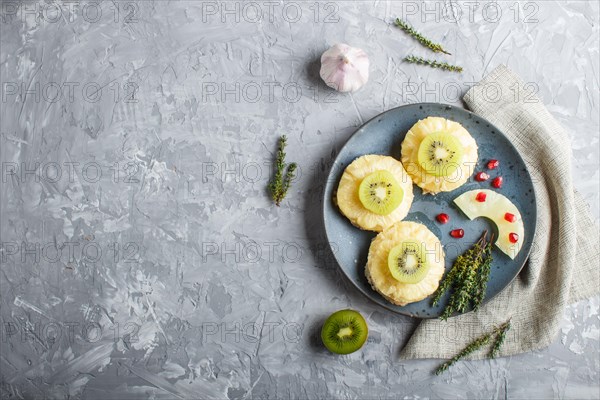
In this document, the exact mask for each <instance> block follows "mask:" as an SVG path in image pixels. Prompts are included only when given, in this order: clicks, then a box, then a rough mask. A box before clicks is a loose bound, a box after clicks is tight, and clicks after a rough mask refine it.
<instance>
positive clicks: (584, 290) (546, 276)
mask: <svg viewBox="0 0 600 400" xmlns="http://www.w3.org/2000/svg"><path fill="white" fill-rule="evenodd" d="M526 88H527V87H526V86H524V82H523V81H522V80H521V79H520V78H519V77H518V76H516V75H515V74H514V73H513V72H512V71H510V70H509V69H508V68H507V67H505V66H503V65H501V66H499V67H498V68H496V69H495V70H494V71H493V72H492V73H490V74H489V75H488V76H487V77H485V78H484V79H483V80H482V81H481V82H479V83H478V84H477V85H476V86H474V87H473V88H471V89H470V90H469V91H468V92H467V94H466V95H465V97H464V100H465V102H466V104H467V105H468V107H469V108H470V109H471V110H472V111H473V112H475V113H476V114H479V115H481V116H482V117H484V118H486V119H488V120H489V121H490V122H492V123H493V124H494V125H496V126H497V127H498V128H499V129H501V130H502V131H503V132H504V133H505V134H506V135H507V136H508V138H509V139H510V140H511V142H512V143H513V144H514V145H515V147H516V148H517V150H518V151H519V152H520V153H521V155H522V156H523V159H524V160H525V162H526V164H527V166H528V167H529V171H530V173H531V174H532V178H533V181H534V185H535V195H536V198H537V212H538V216H537V230H536V234H535V237H534V244H533V249H532V252H531V255H530V257H529V262H528V263H527V264H526V265H525V267H524V268H523V270H522V271H521V273H520V274H519V276H518V277H517V279H515V281H513V283H511V284H510V285H509V286H508V287H507V288H506V289H505V290H503V291H502V293H500V294H499V295H498V296H497V297H495V298H494V299H493V300H491V301H490V302H489V303H487V304H486V305H485V306H483V307H482V308H481V309H480V310H479V311H477V312H476V313H473V312H471V313H468V314H464V315H461V316H459V317H454V318H450V319H449V320H447V321H445V322H444V321H441V320H423V321H422V322H421V323H420V324H419V325H418V327H417V329H416V331H415V332H414V333H413V335H412V336H411V338H410V339H409V341H408V343H407V344H406V346H405V347H404V348H403V350H402V352H401V357H402V358H450V357H452V356H454V355H455V354H457V353H458V352H459V351H460V350H461V349H463V348H464V347H465V346H466V345H467V344H468V343H469V342H470V341H472V340H473V339H474V338H476V337H478V336H480V335H482V334H483V333H486V332H489V331H490V330H492V329H493V327H494V326H497V325H500V324H501V323H503V322H504V321H506V320H508V319H509V318H511V317H512V328H511V330H510V331H509V332H508V334H507V337H506V341H505V343H504V345H503V346H502V350H501V352H500V354H501V355H502V356H507V355H511V354H517V353H523V352H527V351H530V350H535V349H539V348H543V347H546V346H548V345H549V344H550V343H551V342H552V341H553V340H554V339H555V338H556V335H557V333H558V330H559V324H560V322H561V318H562V316H563V312H564V309H565V306H567V305H568V304H571V303H574V302H576V301H578V300H581V299H583V298H586V297H591V296H594V295H597V294H599V293H600V282H599V281H600V272H599V271H600V266H599V264H600V260H599V244H598V243H599V231H598V228H597V227H596V225H595V223H594V221H593V220H592V218H591V216H590V212H589V209H588V206H587V205H586V204H585V203H584V201H583V199H582V198H581V196H580V195H579V194H578V193H575V192H574V191H573V183H572V180H571V152H570V149H571V145H570V142H569V138H568V136H567V134H566V132H565V131H564V129H563V128H562V127H561V126H560V125H559V124H558V123H557V122H556V120H555V119H554V118H553V117H552V115H550V113H549V112H548V110H547V109H546V108H545V107H544V105H543V104H542V103H541V101H540V100H539V99H538V98H537V97H535V96H533V95H532V94H531V93H528V91H527V90H526ZM488 350H489V348H488V349H483V350H481V351H480V352H478V353H476V354H474V356H473V357H471V358H474V359H478V358H483V357H485V356H486V353H487V351H488Z"/></svg>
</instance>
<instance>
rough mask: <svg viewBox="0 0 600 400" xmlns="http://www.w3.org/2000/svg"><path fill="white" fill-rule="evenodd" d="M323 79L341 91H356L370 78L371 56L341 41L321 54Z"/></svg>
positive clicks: (328, 84)
mask: <svg viewBox="0 0 600 400" xmlns="http://www.w3.org/2000/svg"><path fill="white" fill-rule="evenodd" d="M321 79H323V80H324V81H325V83H326V84H327V86H329V87H332V88H334V89H335V90H338V91H340V92H354V91H356V90H358V89H360V88H361V86H362V85H364V84H365V83H367V81H368V80H369V57H367V53H365V52H364V51H363V50H361V49H358V48H356V47H350V46H348V45H347V44H343V43H339V44H336V45H334V46H333V47H331V48H330V49H329V50H327V51H326V52H325V53H323V55H322V56H321Z"/></svg>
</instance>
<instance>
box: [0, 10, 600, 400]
mask: <svg viewBox="0 0 600 400" xmlns="http://www.w3.org/2000/svg"><path fill="white" fill-rule="evenodd" d="M59 4H60V5H61V11H60V12H57V11H58V8H56V5H52V4H48V3H45V2H40V3H32V2H27V3H16V2H3V4H2V7H3V9H2V21H1V26H0V34H1V56H0V73H1V80H2V104H1V107H2V110H1V118H2V121H1V137H0V143H1V145H0V146H1V149H0V155H1V158H2V166H3V174H2V177H3V179H2V183H1V185H2V190H1V196H0V200H1V203H0V208H1V218H2V223H1V231H0V232H1V235H2V238H1V241H2V254H1V255H2V265H1V274H0V291H1V294H0V300H1V302H0V318H1V322H2V330H1V332H2V338H1V339H2V340H1V342H0V349H1V351H0V371H1V378H2V379H1V381H2V386H1V389H0V393H2V398H25V399H32V398H59V399H66V398H86V399H109V398H114V399H147V398H148V399H173V398H193V399H199V398H230V399H251V398H257V399H262V398H287V397H291V398H340V399H341V398H343V399H346V398H348V399H350V398H358V399H366V398H369V399H370V398H578V399H579V398H599V397H600V392H599V387H598V381H599V369H600V367H599V364H600V360H599V351H600V349H599V338H598V335H599V317H598V310H599V301H598V299H597V298H595V299H591V300H589V301H583V302H580V303H578V304H576V305H574V306H572V307H570V308H569V309H568V310H567V311H566V313H565V318H564V322H563V327H562V330H561V332H560V333H559V335H558V336H557V339H556V342H555V343H554V344H553V345H552V346H550V347H549V348H548V349H545V350H542V351H536V352H532V353H530V354H524V355H520V356H515V357H510V358H503V359H498V360H494V361H478V362H462V363H460V364H458V365H457V366H456V367H455V368H453V369H452V370H451V371H450V372H448V373H447V374H445V375H443V376H440V377H437V376H435V375H432V370H433V369H434V368H435V366H436V365H437V364H438V361H436V360H418V361H405V360H401V359H399V357H398V353H399V350H400V348H401V347H402V345H403V343H405V341H406V339H407V337H408V335H409V334H410V332H411V330H412V328H413V327H414V324H415V322H416V321H413V320H411V319H409V318H406V317H402V316H397V315H393V314H391V313H389V312H387V311H385V310H383V309H381V308H378V307H376V306H375V305H373V304H371V303H369V302H368V300H366V299H365V298H363V297H362V296H361V295H360V294H359V293H358V292H357V291H356V290H355V289H354V288H352V287H351V286H350V285H348V284H347V283H346V282H345V281H344V280H343V279H342V277H341V275H340V274H339V273H338V272H337V268H336V265H335V264H334V262H333V260H332V258H331V256H330V253H329V251H328V250H327V248H326V242H325V240H324V238H323V232H322V228H321V222H320V213H319V207H320V196H321V193H322V188H323V183H324V179H325V174H326V172H327V169H328V164H329V163H330V162H331V160H332V158H333V157H334V156H335V155H336V153H337V151H338V150H339V148H340V147H341V146H342V145H343V144H344V142H345V141H346V140H347V138H348V137H349V136H350V135H351V134H352V133H353V132H354V131H355V130H356V128H357V127H358V126H359V125H361V124H362V123H363V122H364V121H366V120H368V119H370V118H371V117H373V116H375V115H377V114H378V113H380V112H382V111H384V110H387V109H389V108H392V107H395V106H398V105H401V104H406V103H413V102H419V101H438V102H445V103H452V104H461V103H460V97H461V95H462V94H463V93H464V92H465V91H466V90H467V89H468V88H469V87H470V86H471V85H472V83H473V82H476V81H478V80H479V79H481V77H482V76H484V75H485V74H486V73H488V72H489V71H491V70H492V69H493V68H494V67H495V66H497V65H498V64H500V63H505V64H507V65H508V66H509V67H510V68H512V69H513V70H515V71H516V72H517V73H519V74H520V75H521V76H522V78H523V79H524V80H525V81H526V82H528V83H529V84H530V85H531V88H532V89H533V90H534V91H535V92H536V93H537V94H538V96H540V97H541V98H542V99H543V101H544V102H545V103H546V104H547V105H548V108H549V109H550V111H551V112H552V114H553V115H554V116H555V117H556V118H557V119H558V120H559V121H560V122H561V123H562V124H564V126H565V127H566V128H567V130H568V131H569V133H570V134H571V135H572V138H573V143H572V146H573V162H574V166H575V168H574V169H573V170H574V174H575V175H574V179H575V183H576V186H577V188H578V189H579V190H580V191H581V192H582V193H583V194H584V196H585V197H586V199H587V200H588V201H589V203H590V205H591V207H592V212H593V213H594V215H595V216H596V218H598V216H599V211H598V202H599V188H598V186H599V180H600V173H599V159H600V157H599V139H598V136H599V133H598V126H599V110H600V108H599V107H600V105H599V104H600V98H599V62H598V60H599V38H598V36H599V28H598V26H599V22H600V18H599V15H598V14H599V6H598V3H597V2H585V1H575V2H566V3H563V2H561V3H557V2H541V1H537V2H536V1H533V2H523V1H521V2H517V1H509V2H500V3H487V2H480V3H479V5H478V6H474V5H473V3H472V2H452V4H454V8H453V9H452V10H451V9H450V8H449V7H448V2H430V3H427V4H423V3H420V2H404V3H401V2H397V1H368V2H367V1H364V2H352V3H351V2H337V3H334V2H329V3H328V2H321V3H317V4H316V5H315V4H314V3H312V2H288V3H286V4H283V3H279V2H275V3H267V2H257V3H253V4H250V5H248V3H240V2H226V3H214V2H203V1H196V2H192V1H189V2H178V1H147V2H125V1H122V2H120V1H115V2H108V1H105V2H102V3H100V5H99V6H98V5H96V3H90V4H88V3H78V2H72V3H68V4H66V3H63V2H59ZM498 4H499V5H498ZM228 10H229V11H228ZM450 11H452V12H450ZM257 13H258V14H257ZM259 14H260V15H262V18H260V17H259V16H258V15H259ZM395 16H403V17H404V18H405V19H407V20H409V21H410V22H411V23H412V24H413V25H415V26H416V27H418V29H419V30H420V31H422V32H423V33H424V34H425V35H426V36H429V37H431V38H432V39H434V40H436V41H439V42H443V44H444V46H446V47H447V48H448V49H449V50H450V52H451V53H453V56H443V57H442V56H439V57H435V56H436V55H433V57H435V58H438V59H443V60H448V61H449V62H451V63H457V64H460V65H462V66H463V67H464V68H465V72H464V73H463V74H453V73H448V72H441V71H436V70H432V69H428V68H425V67H415V66H412V65H408V64H406V63H403V62H402V58H403V56H405V55H407V54H409V53H414V54H417V55H422V56H429V57H431V56H432V53H428V52H427V51H426V49H423V48H421V47H420V46H419V45H418V44H417V43H416V42H415V41H414V40H412V39H411V38H409V37H408V36H406V35H405V34H403V33H402V32H400V31H398V30H397V29H395V28H394V27H392V26H391V25H390V22H391V21H392V19H393V17H395ZM36 18H37V20H36ZM336 42H345V43H348V44H350V45H353V46H356V47H361V48H363V49H364V50H365V51H366V52H367V53H368V54H369V56H370V60H371V78H370V81H369V83H368V84H367V85H366V86H365V87H364V88H363V89H362V90H361V91H359V92H357V93H355V94H352V95H342V94H338V93H335V92H332V91H330V90H328V88H327V87H325V86H324V85H323V84H322V83H321V82H320V81H319V79H318V68H319V61H318V60H319V57H320V55H321V53H322V52H323V51H324V50H325V49H326V48H327V47H328V46H330V45H332V44H334V43H336ZM280 134H287V135H288V137H289V151H288V158H289V160H290V161H296V162H298V163H299V166H300V177H299V178H298V179H297V180H296V182H295V183H294V185H293V187H292V190H291V193H290V194H289V196H288V198H287V199H286V200H285V201H284V203H283V205H282V207H281V208H276V207H274V206H273V205H272V204H271V202H270V201H269V198H268V196H267V195H266V192H265V186H266V183H267V181H268V179H269V176H270V173H271V168H270V162H271V160H272V156H273V152H274V149H275V146H276V140H277V137H278V136H279V135H280ZM36 163H37V166H36ZM32 169H36V172H31V173H30V172H28V170H32ZM13 172H14V174H13ZM24 243H26V244H24ZM347 307H350V308H355V309H357V310H359V311H360V312H362V313H363V315H364V316H365V317H366V318H367V320H368V322H369V326H370V329H371V334H370V338H369V342H368V343H367V345H366V346H365V347H364V348H363V349H362V350H361V351H359V352H357V353H355V354H352V355H350V356H346V357H336V356H333V355H331V354H328V353H327V352H326V351H324V350H323V348H322V346H321V345H320V344H319V341H318V338H317V336H318V331H319V329H320V325H321V323H322V321H323V320H324V318H325V317H326V316H327V315H329V314H330V313H331V312H333V311H335V310H337V309H341V308H347Z"/></svg>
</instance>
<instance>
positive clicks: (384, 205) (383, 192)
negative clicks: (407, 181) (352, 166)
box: [358, 170, 404, 215]
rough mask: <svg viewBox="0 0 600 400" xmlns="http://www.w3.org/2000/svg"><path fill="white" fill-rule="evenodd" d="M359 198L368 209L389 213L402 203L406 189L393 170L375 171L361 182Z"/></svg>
mask: <svg viewBox="0 0 600 400" xmlns="http://www.w3.org/2000/svg"><path fill="white" fill-rule="evenodd" d="M358 198H359V199H360V202H361V203H362V205H363V206H364V207H365V208H366V209H367V210H369V211H371V212H374V213H375V214H378V215H388V214H390V213H391V212H392V211H394V210H395V209H396V208H397V207H398V206H399V205H400V203H402V199H403V198H404V190H402V188H401V187H400V184H399V183H398V181H397V180H396V178H394V175H392V174H391V172H389V171H385V170H381V171H375V172H373V173H371V174H369V175H367V176H366V177H365V178H364V179H363V180H362V182H361V183H360V186H359V187H358Z"/></svg>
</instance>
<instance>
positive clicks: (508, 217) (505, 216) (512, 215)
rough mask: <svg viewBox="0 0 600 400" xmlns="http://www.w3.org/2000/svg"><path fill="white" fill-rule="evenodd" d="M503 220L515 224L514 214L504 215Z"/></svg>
mask: <svg viewBox="0 0 600 400" xmlns="http://www.w3.org/2000/svg"><path fill="white" fill-rule="evenodd" d="M504 219H505V220H507V221H508V222H515V221H516V220H517V217H516V216H515V214H511V213H506V214H504Z"/></svg>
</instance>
